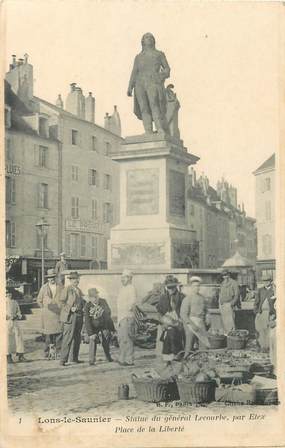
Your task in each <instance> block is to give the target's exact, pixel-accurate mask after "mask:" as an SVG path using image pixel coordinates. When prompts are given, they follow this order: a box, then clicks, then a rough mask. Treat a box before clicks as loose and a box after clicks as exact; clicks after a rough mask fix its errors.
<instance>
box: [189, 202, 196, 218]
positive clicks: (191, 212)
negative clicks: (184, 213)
mask: <svg viewBox="0 0 285 448" xmlns="http://www.w3.org/2000/svg"><path fill="white" fill-rule="evenodd" d="M190 215H191V216H194V215H195V207H194V205H193V204H191V205H190Z"/></svg>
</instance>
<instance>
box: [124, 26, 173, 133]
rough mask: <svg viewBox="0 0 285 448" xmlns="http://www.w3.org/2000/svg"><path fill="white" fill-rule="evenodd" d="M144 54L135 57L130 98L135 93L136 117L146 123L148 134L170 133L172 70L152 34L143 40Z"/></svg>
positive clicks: (148, 34)
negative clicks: (166, 84)
mask: <svg viewBox="0 0 285 448" xmlns="http://www.w3.org/2000/svg"><path fill="white" fill-rule="evenodd" d="M141 42H142V51H141V53H139V54H138V55H137V56H136V57H135V61H134V67H133V70H132V74H131V78H130V82H129V88H128V96H132V91H133V89H134V113H135V115H136V116H137V117H138V119H139V120H142V121H143V125H144V129H145V132H146V133H153V125H152V122H154V124H155V128H156V130H157V132H168V125H167V120H166V107H167V104H166V103H167V102H166V93H165V87H164V81H165V79H166V78H169V75H170V67H169V65H168V62H167V60H166V57H165V54H164V53H163V52H162V51H159V50H157V49H156V48H155V39H154V36H153V35H152V34H151V33H146V34H144V35H143V37H142V41H141Z"/></svg>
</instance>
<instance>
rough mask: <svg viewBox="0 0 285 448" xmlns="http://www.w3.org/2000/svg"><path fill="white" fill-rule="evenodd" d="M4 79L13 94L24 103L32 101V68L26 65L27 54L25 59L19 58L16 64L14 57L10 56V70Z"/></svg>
mask: <svg viewBox="0 0 285 448" xmlns="http://www.w3.org/2000/svg"><path fill="white" fill-rule="evenodd" d="M24 61H25V63H24ZM5 78H6V80H7V81H8V83H9V84H10V85H11V88H12V90H13V92H14V93H15V94H16V95H17V96H18V97H19V98H20V99H21V100H22V101H23V102H24V103H27V102H29V101H30V100H32V99H33V88H34V77H33V66H32V65H31V64H29V63H28V59H27V54H26V55H25V59H23V58H19V59H18V62H17V60H16V55H15V54H13V55H12V64H10V70H9V72H8V73H6V76H5Z"/></svg>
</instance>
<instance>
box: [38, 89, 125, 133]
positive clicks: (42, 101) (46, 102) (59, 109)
mask: <svg viewBox="0 0 285 448" xmlns="http://www.w3.org/2000/svg"><path fill="white" fill-rule="evenodd" d="M34 99H35V100H37V101H40V102H41V103H43V104H45V105H46V106H48V107H50V108H51V109H53V110H54V111H56V112H58V113H59V114H61V115H66V116H67V117H70V118H73V119H75V120H79V121H83V122H84V123H87V124H89V125H90V124H92V125H93V126H95V127H96V128H98V129H101V130H102V131H104V132H106V133H107V134H111V135H113V136H114V137H117V138H119V139H121V140H124V138H123V137H121V136H120V135H118V134H114V132H112V131H109V129H105V128H103V127H102V126H99V125H98V124H96V123H92V122H91V121H88V120H85V119H84V118H80V117H78V116H77V115H74V114H72V113H71V112H68V111H67V110H64V109H61V107H58V106H56V105H55V104H52V103H50V102H49V101H46V100H43V99H42V98H39V97H37V96H34Z"/></svg>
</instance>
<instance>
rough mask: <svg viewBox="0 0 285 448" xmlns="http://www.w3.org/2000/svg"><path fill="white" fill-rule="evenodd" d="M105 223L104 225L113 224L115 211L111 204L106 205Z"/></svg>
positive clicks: (104, 212) (104, 211) (106, 203)
mask: <svg viewBox="0 0 285 448" xmlns="http://www.w3.org/2000/svg"><path fill="white" fill-rule="evenodd" d="M103 221H104V223H108V224H111V223H112V221H113V210H112V204H110V202H105V203H104V210H103Z"/></svg>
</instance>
